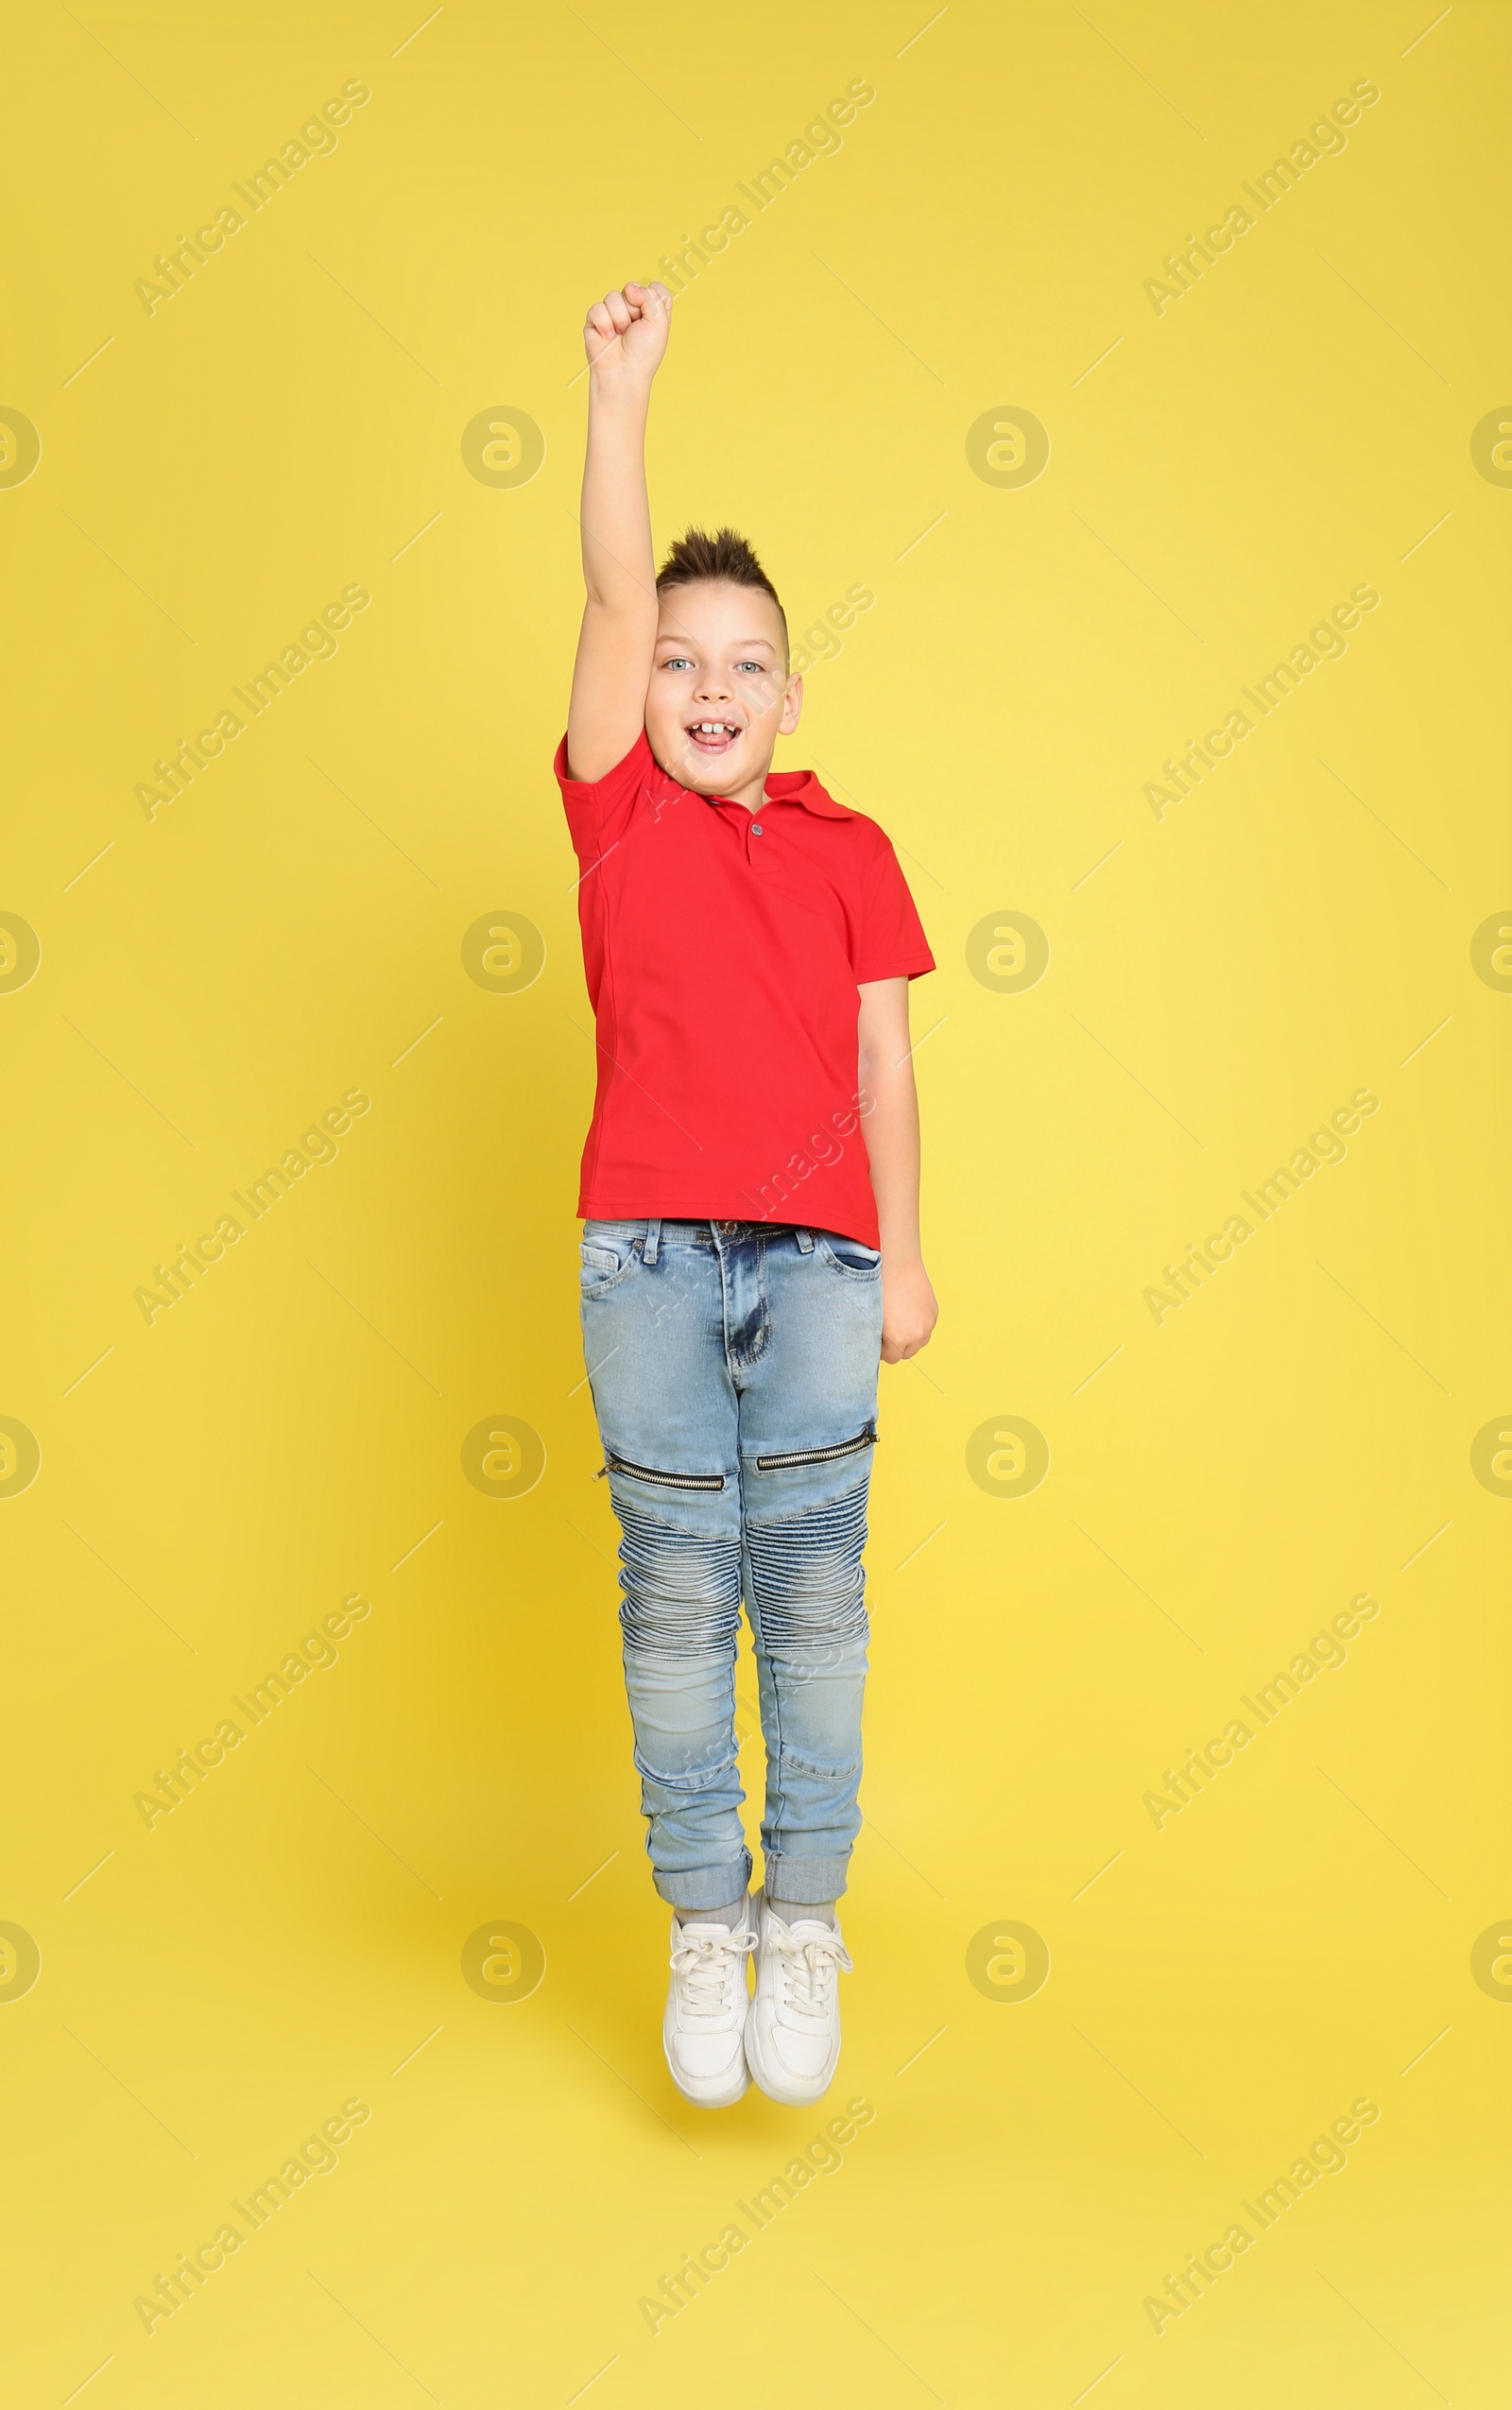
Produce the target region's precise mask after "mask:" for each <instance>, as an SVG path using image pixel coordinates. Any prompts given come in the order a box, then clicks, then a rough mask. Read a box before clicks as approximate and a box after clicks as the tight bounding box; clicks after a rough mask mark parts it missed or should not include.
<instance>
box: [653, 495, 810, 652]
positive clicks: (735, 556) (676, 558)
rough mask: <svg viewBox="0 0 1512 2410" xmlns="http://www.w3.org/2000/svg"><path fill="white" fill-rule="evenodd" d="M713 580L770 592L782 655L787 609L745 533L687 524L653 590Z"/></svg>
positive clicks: (664, 591)
mask: <svg viewBox="0 0 1512 2410" xmlns="http://www.w3.org/2000/svg"><path fill="white" fill-rule="evenodd" d="M716 580H717V581H719V582H722V583H723V584H725V585H730V586H755V587H756V588H757V589H758V591H759V592H760V593H762V594H769V595H770V596H771V599H772V601H773V602H774V603H775V604H776V606H777V616H778V618H779V619H780V620H781V621H782V647H783V652H784V656H785V653H786V649H787V642H788V637H787V613H786V611H784V610H783V609H782V597H781V596H780V595H779V594H778V591H777V588H776V587H775V586H774V585H773V583H772V581H771V579H770V577H768V576H767V575H766V572H765V569H764V568H763V567H762V564H761V562H760V561H759V560H758V559H757V558H756V555H755V553H754V552H753V551H752V549H751V547H750V545H749V544H748V543H747V542H746V539H745V537H744V536H742V535H739V534H737V532H736V530H735V529H734V528H733V527H716V528H715V530H714V532H713V535H712V536H711V535H710V534H708V532H707V531H706V530H705V529H704V528H702V527H690V528H689V529H688V531H687V533H686V535H682V536H679V537H678V539H677V541H676V542H674V544H673V545H672V547H671V549H670V550H669V552H668V554H667V557H666V559H665V560H663V562H662V566H661V568H660V569H659V570H658V571H657V573H656V590H657V593H658V594H671V593H672V592H673V591H674V590H675V589H676V588H677V587H679V586H702V585H712V584H713V583H714V582H715V581H716Z"/></svg>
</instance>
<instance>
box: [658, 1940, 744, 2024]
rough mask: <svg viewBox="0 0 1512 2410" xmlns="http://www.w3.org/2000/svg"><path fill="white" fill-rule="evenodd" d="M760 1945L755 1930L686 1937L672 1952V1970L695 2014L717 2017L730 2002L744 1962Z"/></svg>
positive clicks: (685, 2003)
mask: <svg viewBox="0 0 1512 2410" xmlns="http://www.w3.org/2000/svg"><path fill="white" fill-rule="evenodd" d="M755 1947H756V1936H755V1935H754V1933H707V1932H706V1933H702V1934H700V1935H699V1936H698V1938H697V1939H696V1941H690V1940H682V1941H679V1943H678V1945H677V1948H676V1949H675V1950H674V1951H673V1953H672V1960H671V1965H672V1971H673V1973H674V1974H675V1975H676V1976H677V1978H678V1982H679V1985H680V1987H681V1989H682V1998H683V2005H684V2006H685V2008H686V2009H687V2011H688V2014H689V2015H690V2016H692V2017H715V2016H720V2015H722V2014H723V2012H724V2010H725V2008H726V2007H727V2005H729V1996H730V1990H731V1988H732V1987H733V1985H734V1984H735V1983H736V1982H737V1981H738V1980H739V1976H740V1970H741V1966H742V1964H743V1962H744V1960H745V1959H746V1957H747V1954H748V1953H749V1952H750V1951H752V1950H754V1949H755Z"/></svg>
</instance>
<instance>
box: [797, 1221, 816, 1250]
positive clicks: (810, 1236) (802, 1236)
mask: <svg viewBox="0 0 1512 2410" xmlns="http://www.w3.org/2000/svg"><path fill="white" fill-rule="evenodd" d="M793 1236H794V1237H795V1238H796V1239H797V1241H798V1251H799V1254H800V1255H812V1254H813V1252H814V1232H813V1231H806V1230H800V1229H798V1228H797V1227H795V1229H794V1231H793Z"/></svg>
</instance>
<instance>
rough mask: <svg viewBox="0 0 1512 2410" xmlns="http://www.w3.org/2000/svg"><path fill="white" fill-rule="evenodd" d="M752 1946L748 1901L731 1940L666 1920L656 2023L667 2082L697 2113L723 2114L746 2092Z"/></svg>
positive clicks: (705, 1927)
mask: <svg viewBox="0 0 1512 2410" xmlns="http://www.w3.org/2000/svg"><path fill="white" fill-rule="evenodd" d="M755 1947H756V1926H755V1920H754V1919H753V1917H752V1915H751V1903H750V1901H749V1899H747V1902H746V1904H745V1907H744V1909H743V1910H742V1912H741V1920H740V1922H739V1924H738V1925H737V1926H736V1927H735V1929H734V1931H733V1933H731V1932H730V1929H729V1927H728V1926H726V1925H722V1924H719V1923H712V1924H700V1923H699V1922H698V1921H697V1911H696V1910H692V1911H690V1913H689V1916H688V1919H687V1921H686V1922H684V1921H683V1919H682V1918H681V1917H680V1916H678V1915H674V1917H673V1919H672V1981H671V1983H670V1984H669V1985H668V1986H667V2005H666V2014H665V2016H664V2017H663V2018H662V2049H663V2050H664V2051H665V2052H666V2055H667V2065H668V2067H669V2068H670V2069H671V2071H672V2080H673V2082H674V2083H675V2084H676V2085H677V2088H678V2090H679V2092H680V2093H681V2094H682V2096H683V2098H684V2100H691V2101H693V2102H694V2103H695V2105H696V2107H697V2108H699V2109H728V2108H729V2107H730V2104H731V2103H732V2102H733V2101H737V2100H739V2099H740V2097H741V2095H742V2093H743V2092H745V2091H746V2090H747V2086H748V2084H749V2082H750V2075H749V2072H748V2070H747V2065H746V2019H747V2014H748V2012H749V2009H750V1994H749V1992H748V1991H747V1988H746V1960H747V1957H748V1955H749V1954H750V1953H751V1951H753V1950H754V1949H755Z"/></svg>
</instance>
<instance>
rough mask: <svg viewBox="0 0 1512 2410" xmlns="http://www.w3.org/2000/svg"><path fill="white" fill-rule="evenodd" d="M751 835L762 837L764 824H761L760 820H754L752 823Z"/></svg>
mask: <svg viewBox="0 0 1512 2410" xmlns="http://www.w3.org/2000/svg"><path fill="white" fill-rule="evenodd" d="M750 833H751V835H752V836H760V835H761V833H762V824H761V822H760V820H752V822H751V826H750Z"/></svg>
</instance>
